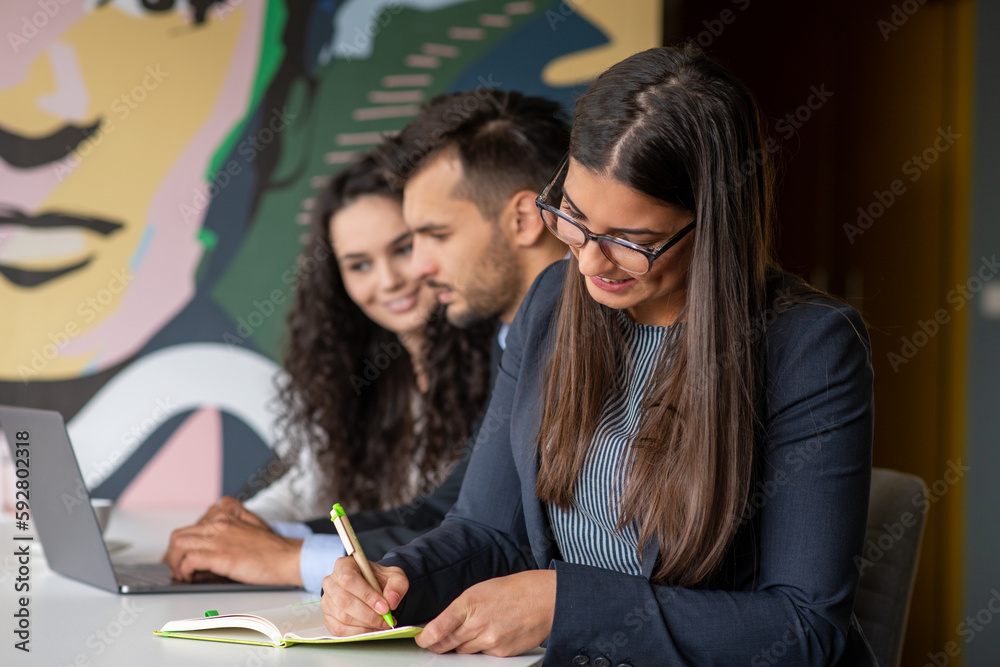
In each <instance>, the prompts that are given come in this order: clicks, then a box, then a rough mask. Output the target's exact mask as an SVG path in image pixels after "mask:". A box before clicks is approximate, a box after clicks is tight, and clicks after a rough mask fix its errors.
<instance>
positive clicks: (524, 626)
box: [322, 558, 556, 656]
mask: <svg viewBox="0 0 1000 667" xmlns="http://www.w3.org/2000/svg"><path fill="white" fill-rule="evenodd" d="M371 567H372V570H373V571H374V572H375V578H376V579H377V580H378V583H379V586H380V587H381V588H382V590H383V595H379V594H378V592H377V591H375V590H374V589H373V588H372V587H371V586H370V585H369V584H368V582H367V581H365V579H364V577H363V576H361V570H360V569H359V568H358V565H357V563H355V562H354V559H353V558H340V559H338V560H337V562H336V564H335V565H334V568H333V573H332V574H331V575H330V576H328V577H327V578H326V579H324V580H323V598H322V607H323V615H324V616H325V619H326V628H327V630H329V631H330V632H331V633H333V634H334V635H337V636H342V637H343V636H350V635H356V634H359V633H362V632H371V631H373V630H387V629H388V626H387V625H386V623H385V621H384V620H382V617H381V615H382V614H384V613H385V612H386V611H387V610H389V609H396V607H398V606H399V603H400V601H401V600H402V599H403V596H404V595H406V591H407V590H409V587H410V582H409V580H408V579H407V578H406V575H405V574H404V573H403V571H402V570H401V569H399V568H398V567H383V566H381V565H377V564H375V563H372V566H371ZM555 606H556V573H555V571H553V570H531V571H528V572H519V573H517V574H512V575H509V576H506V577H498V578H496V579H490V580H488V581H484V582H482V583H479V584H476V585H475V586H472V587H471V588H469V589H468V590H466V591H465V592H464V593H462V595H460V596H459V597H458V598H457V599H455V601H454V602H452V603H451V604H450V605H449V606H448V608H447V609H445V610H444V611H443V612H441V614H440V615H439V616H438V617H437V618H435V619H434V620H433V621H431V622H430V623H428V624H427V626H426V627H425V628H424V630H423V632H421V633H420V634H419V635H417V637H416V641H417V644H419V645H420V646H422V647H424V648H427V649H430V650H431V651H434V652H435V653H445V652H447V651H456V652H458V653H486V654H489V655H496V656H509V655H519V654H521V653H524V652H525V651H527V650H529V649H532V648H535V647H536V646H538V645H539V644H541V643H542V642H543V641H545V638H546V637H548V636H549V633H551V632H552V619H553V617H554V615H555Z"/></svg>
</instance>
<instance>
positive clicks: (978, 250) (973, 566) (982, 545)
mask: <svg viewBox="0 0 1000 667" xmlns="http://www.w3.org/2000/svg"><path fill="white" fill-rule="evenodd" d="M997 34H1000V4H998V3H996V2H980V3H978V4H977V7H976V36H975V73H976V75H975V98H974V102H975V106H974V107H973V112H974V116H975V125H974V135H975V138H976V145H975V150H974V151H973V160H972V234H971V236H972V239H971V244H970V247H969V258H970V260H969V267H968V271H969V274H970V275H971V274H972V272H973V270H974V269H975V268H976V267H978V266H979V264H980V263H981V260H980V258H981V257H983V256H985V257H987V258H990V259H991V260H992V259H993V257H995V256H996V255H998V254H1000V224H997V223H998V219H1000V190H998V187H997V186H998V184H1000V126H998V120H1000V91H998V90H997V82H998V81H1000V46H998V44H997ZM998 288H1000V284H998V283H997V282H996V281H994V283H993V284H992V285H987V286H984V288H983V290H982V291H981V293H980V295H979V297H978V303H977V306H978V307H976V308H973V309H970V316H971V320H970V323H969V326H970V332H969V333H970V336H969V359H970V360H972V363H970V364H969V369H970V370H969V377H968V384H967V395H968V397H969V401H968V409H967V410H968V411H967V416H968V444H967V446H966V456H967V457H968V459H969V460H968V465H969V466H971V468H972V470H971V471H970V472H969V478H968V482H967V483H966V490H965V494H966V500H965V554H964V559H963V563H964V565H965V568H964V576H965V586H964V588H963V591H964V594H965V604H964V607H963V614H962V620H961V621H960V622H962V623H965V626H964V629H965V637H972V638H973V639H972V641H970V642H969V644H968V647H967V649H966V664H968V665H995V664H997V656H1000V618H997V619H995V617H996V616H997V614H996V613H994V610H996V609H1000V606H998V601H1000V593H998V592H997V591H1000V497H998V496H1000V490H998V486H997V473H998V472H1000V447H998V446H997V444H998V443H997V434H998V433H1000V411H998V409H997V407H998V397H1000V346H998V345H997V343H998V341H1000V322H998V317H1000V299H998V298H997V297H998V296H1000V289H998ZM991 606H992V609H991V608H990V607H991ZM969 617H971V618H972V619H973V620H974V622H971V621H970V620H969ZM994 619H995V620H994ZM991 621H992V622H991ZM977 626H978V627H980V628H982V629H981V630H976V627H977Z"/></svg>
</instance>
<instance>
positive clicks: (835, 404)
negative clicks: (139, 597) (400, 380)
mask: <svg viewBox="0 0 1000 667" xmlns="http://www.w3.org/2000/svg"><path fill="white" fill-rule="evenodd" d="M567 265H568V263H567V262H565V261H563V262H559V263H557V264H554V265H553V266H551V267H549V268H548V269H546V270H545V271H544V272H543V273H542V274H541V275H540V276H539V277H538V279H537V280H536V281H535V283H534V284H533V285H532V288H531V290H530V291H529V293H528V295H527V296H526V297H525V299H524V301H523V303H522V304H521V307H520V310H519V311H518V314H517V317H516V318H515V320H514V323H513V325H512V326H511V330H510V334H509V335H508V339H507V349H506V352H505V353H504V357H503V361H502V363H501V369H500V374H499V376H498V378H497V383H496V385H495V387H494V389H493V396H492V399H491V401H490V406H489V410H488V411H487V414H486V417H485V420H484V423H483V426H482V428H481V430H480V433H479V439H478V441H477V444H476V448H475V451H474V453H473V455H472V460H471V462H470V465H469V470H468V472H467V474H466V477H465V483H464V484H463V486H462V491H461V494H460V496H459V500H458V502H457V503H456V505H455V507H454V508H453V509H452V511H451V512H450V513H449V514H448V516H447V517H446V519H445V520H444V522H443V523H442V524H441V525H440V526H438V527H437V528H436V529H434V530H432V531H430V532H428V533H426V534H424V535H423V536H422V537H420V538H417V539H416V540H415V541H413V542H411V543H410V544H408V545H405V546H403V547H400V548H398V549H396V550H394V551H392V552H390V553H389V554H388V556H387V557H386V558H385V559H383V560H382V561H381V562H382V564H383V565H395V566H398V567H401V568H402V569H403V570H404V571H405V572H406V575H407V577H408V578H409V581H410V589H409V591H408V593H407V595H406V596H405V598H404V599H403V602H402V604H401V606H400V609H399V610H398V611H397V615H398V616H399V618H400V619H401V620H402V621H404V622H406V623H420V622H425V621H428V620H430V619H431V618H433V617H434V616H436V615H437V614H438V613H440V612H441V611H442V610H443V609H444V608H445V607H446V606H447V605H448V604H449V603H451V601H452V600H454V599H455V598H456V597H457V596H458V595H459V594H461V592H462V591H464V590H465V589H467V588H469V587H470V586H472V585H474V584H476V583H478V582H480V581H484V580H486V579H489V578H492V577H498V576H504V575H508V574H513V573H515V572H520V571H524V570H527V569H536V568H538V569H540V568H554V569H555V570H556V573H557V587H556V608H555V617H554V621H553V625H552V632H551V634H550V636H549V638H548V641H547V652H546V654H545V660H544V663H543V664H544V665H620V664H625V665H632V666H634V667H645V666H647V665H655V666H660V665H697V666H699V667H700V666H703V665H740V666H741V667H745V666H746V665H751V667H757V666H758V665H759V666H762V667H763V666H770V665H774V664H778V663H779V661H780V664H785V665H797V666H801V665H836V666H848V665H849V666H850V667H857V666H859V665H870V666H872V667H874V666H875V665H876V664H877V663H876V660H875V657H874V655H873V654H872V652H871V650H870V648H869V647H868V644H867V641H866V640H865V638H864V635H863V634H862V632H861V629H860V627H859V626H858V623H857V620H856V619H855V618H854V615H853V612H852V608H853V605H854V595H855V590H856V587H857V583H858V577H859V574H858V570H857V568H856V567H855V564H854V560H855V559H856V557H858V556H860V554H861V549H862V543H863V541H864V535H865V524H866V520H867V515H868V495H869V483H870V478H871V444H872V419H873V400H872V369H871V360H870V353H869V348H868V336H867V332H866V330H865V326H864V323H863V322H862V320H861V318H860V316H859V315H858V314H857V313H856V312H855V311H854V310H852V309H851V308H849V307H847V306H844V305H842V304H839V303H836V302H834V301H831V300H826V299H813V300H811V301H809V302H806V303H801V304H796V305H794V306H791V307H790V308H785V307H781V308H778V307H775V306H774V304H775V303H776V302H775V301H773V300H772V301H770V303H771V304H772V308H770V309H769V310H768V311H767V321H768V327H767V330H766V333H765V338H764V342H763V345H762V346H761V355H762V359H761V369H762V373H763V378H762V387H763V390H762V392H761V396H760V401H759V408H758V415H759V418H760V422H761V425H760V427H759V429H758V438H757V442H758V448H757V454H758V456H757V466H756V475H755V479H754V485H753V489H752V493H751V497H750V498H749V500H748V508H747V513H746V518H745V520H744V522H743V523H742V525H741V527H740V529H739V530H738V531H737V534H736V536H735V538H734V541H733V543H732V546H731V547H730V549H729V554H728V556H727V557H726V560H725V565H724V567H723V572H722V573H720V575H719V576H718V577H717V578H716V580H715V581H713V582H712V583H711V584H710V585H708V586H705V587H702V588H699V589H685V588H679V587H674V586H662V585H658V584H653V583H651V582H650V581H649V576H650V573H651V572H652V571H653V567H654V565H655V563H656V558H657V554H658V547H657V544H656V543H655V542H653V543H652V544H650V545H647V547H646V549H645V551H644V554H643V559H642V560H643V575H642V576H635V575H629V574H624V573H621V572H616V571H612V570H606V569H602V568H596V567H591V566H586V565H575V564H571V563H566V562H564V561H563V560H562V559H561V556H560V553H559V548H558V545H557V544H556V542H555V539H554V536H553V533H552V530H551V528H550V526H549V522H548V519H547V516H546V512H545V508H544V506H543V504H542V502H541V501H539V499H538V497H537V496H536V495H535V482H536V477H537V471H538V459H537V456H536V448H535V440H536V435H537V432H538V428H539V423H540V419H541V396H542V388H543V384H542V375H543V373H544V371H545V367H546V362H547V360H548V357H549V350H550V346H551V343H552V340H553V338H554V331H555V327H554V326H553V322H554V319H555V318H554V313H555V311H556V305H557V301H558V298H559V295H560V293H561V292H562V288H563V283H564V280H565V274H566V270H567ZM789 280H791V278H788V277H783V278H782V281H783V282H786V283H787V281H789ZM779 287H781V285H780V284H779V285H772V293H773V290H774V289H776V288H779ZM565 389H566V391H573V388H572V387H566V388H565Z"/></svg>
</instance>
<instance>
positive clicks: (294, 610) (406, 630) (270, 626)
mask: <svg viewBox="0 0 1000 667" xmlns="http://www.w3.org/2000/svg"><path fill="white" fill-rule="evenodd" d="M418 632H420V628H418V627H416V626H414V625H404V626H400V627H397V628H395V629H394V630H378V631H376V632H368V633H365V634H363V635H355V636H353V637H334V636H333V635H331V634H330V633H329V632H328V631H327V629H326V627H325V626H324V625H323V610H322V608H321V607H320V606H319V600H316V601H315V602H306V603H303V604H293V605H288V606H286V607H278V608H276V609H263V610H261V611H255V612H251V613H248V614H224V615H222V616H206V617H205V618H188V619H184V620H183V621H170V622H169V623H167V624H166V625H164V626H163V627H162V628H160V629H159V630H154V631H153V634H157V635H160V636H161V637H183V638H185V639H205V640H208V641H214V642H232V643H234V644H259V645H261V646H276V647H280V648H284V647H286V646H291V645H292V644H341V643H346V642H364V641H372V640H376V639H400V638H404V637H413V636H415V635H416V634H417V633H418Z"/></svg>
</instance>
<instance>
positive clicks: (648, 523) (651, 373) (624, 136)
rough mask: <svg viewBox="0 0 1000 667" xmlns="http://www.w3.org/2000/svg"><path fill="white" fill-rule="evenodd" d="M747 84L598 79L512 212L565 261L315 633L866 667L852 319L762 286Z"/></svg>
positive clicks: (692, 78) (341, 569)
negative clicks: (547, 237)
mask: <svg viewBox="0 0 1000 667" xmlns="http://www.w3.org/2000/svg"><path fill="white" fill-rule="evenodd" d="M766 141H767V137H766V135H765V132H764V125H763V122H762V119H761V115H760V113H759V111H758V109H757V107H756V104H755V102H754V101H753V99H752V97H751V96H750V94H749V93H748V92H747V91H746V89H745V88H744V87H743V86H742V85H741V84H740V83H739V82H738V81H736V80H735V78H734V77H733V76H732V75H730V74H729V73H728V72H726V71H724V70H723V69H722V68H720V67H719V66H718V65H717V64H715V63H714V62H712V61H711V60H709V59H708V58H706V57H705V56H703V55H701V54H700V53H699V52H698V51H696V50H694V49H692V48H689V47H685V48H682V49H671V48H659V49H652V50H649V51H646V52H644V53H640V54H637V55H635V56H632V57H630V58H628V59H626V60H624V61H622V62H621V63H618V64H617V65H615V66H614V67H612V68H611V69H610V70H608V71H607V72H605V73H604V74H603V75H602V76H601V77H599V78H598V79H597V81H596V82H595V83H594V84H593V85H592V86H591V88H590V89H589V91H588V92H587V93H586V94H585V95H584V96H582V97H581V98H580V100H579V101H578V102H577V104H576V109H575V125H574V128H573V133H572V139H571V144H570V152H569V156H568V158H567V160H566V162H565V163H564V164H563V165H562V166H561V167H560V168H559V170H558V171H557V173H556V174H555V175H554V176H553V179H552V181H551V182H550V183H549V185H548V186H547V187H546V188H545V189H544V191H543V192H542V193H541V194H540V195H539V197H538V200H537V206H538V208H539V212H540V214H541V215H542V217H543V218H544V220H545V222H546V224H547V225H548V227H549V229H550V230H551V231H552V233H553V234H555V235H556V236H558V237H559V238H560V239H562V240H563V241H564V242H566V243H567V244H568V245H569V246H570V248H571V251H572V256H571V257H570V258H569V260H568V261H566V262H562V263H560V264H557V265H554V266H553V267H551V268H550V269H549V270H548V271H546V272H545V273H543V274H542V275H541V276H540V277H539V278H538V280H537V281H536V282H535V284H534V286H533V287H532V290H531V292H529V294H528V296H527V297H526V298H525V301H524V302H523V304H522V306H521V310H520V312H519V313H518V316H517V318H516V319H515V321H514V323H513V325H512V328H511V332H510V337H509V339H508V347H507V351H506V352H505V355H504V358H503V362H502V369H501V373H500V376H499V378H498V380H497V383H496V385H495V388H494V394H493V400H492V402H491V404H490V409H489V412H488V414H487V418H486V420H487V423H490V421H491V420H496V421H497V422H498V424H499V425H498V427H497V428H496V429H494V430H493V431H492V432H490V433H489V434H485V433H484V434H481V436H480V439H479V442H478V444H477V448H476V453H475V455H474V457H473V460H472V462H471V464H470V468H469V472H468V474H467V476H466V478H465V485H464V487H463V490H462V494H461V496H460V498H459V501H458V503H457V505H456V506H455V508H454V510H453V511H452V513H451V515H450V516H449V517H448V518H447V519H446V520H445V522H444V523H443V524H442V525H441V526H439V527H438V528H437V529H436V530H434V531H432V532H430V533H428V534H426V535H425V536H423V537H422V538H421V539H419V540H418V541H416V542H413V543H411V544H409V545H407V546H406V547H403V548H400V549H398V550H396V551H395V552H394V553H392V554H390V555H389V556H388V557H387V558H386V559H384V560H383V561H381V564H380V565H378V566H375V569H376V572H377V576H378V579H379V583H380V586H381V587H382V589H383V590H382V594H379V592H376V591H374V590H372V589H371V587H369V586H368V585H367V584H366V583H365V581H364V579H363V578H362V577H361V576H360V575H359V574H358V572H357V568H356V567H355V566H354V565H353V564H352V562H351V561H349V560H344V559H342V560H340V561H338V562H337V564H336V566H335V569H334V572H333V574H332V575H331V576H329V577H327V579H326V581H325V582H324V590H325V592H326V595H325V596H324V598H323V606H324V612H325V614H326V621H327V626H328V628H329V629H330V630H331V631H332V632H335V633H337V634H351V633H357V632H362V631H367V630H371V629H374V628H380V627H384V626H383V625H382V622H381V619H380V618H379V613H381V612H384V611H386V608H387V607H391V608H392V609H394V610H395V613H396V614H397V615H398V617H399V620H400V621H401V622H405V623H419V622H427V626H426V627H425V629H424V630H423V632H422V633H421V634H420V635H418V636H417V642H418V643H419V644H420V645H422V646H426V647H428V648H430V649H432V650H434V651H438V652H442V651H447V650H453V649H454V650H456V651H459V652H477V651H478V652H485V653H491V654H495V655H510V654H516V653H519V652H522V651H524V650H526V649H528V648H531V647H533V646H536V645H538V644H539V643H541V642H543V641H546V646H547V652H546V656H545V662H544V664H546V665H602V666H605V667H609V666H610V665H634V666H635V667H638V666H639V665H668V664H670V665H674V664H676V665H682V664H683V665H707V664H713V665H747V664H750V665H769V664H774V662H775V661H776V660H779V659H780V660H785V661H787V662H786V664H794V665H844V666H846V665H851V666H856V665H874V664H875V660H874V657H873V656H872V654H871V651H870V649H869V647H868V645H867V641H866V640H865V638H864V636H863V634H862V632H861V629H860V627H859V626H858V624H857V621H856V620H854V618H853V614H852V605H853V601H854V594H855V589H856V586H857V581H858V571H857V569H856V567H855V564H854V561H855V560H856V559H857V558H858V557H859V556H860V554H861V547H862V542H863V540H864V535H865V523H866V518H867V503H868V492H869V481H870V473H871V439H872V423H873V404H872V371H871V364H870V354H869V348H868V338H867V333H866V331H865V327H864V323H863V322H862V320H861V318H860V317H859V316H858V314H857V313H856V312H854V311H853V310H852V309H850V308H849V307H847V306H845V305H843V304H841V303H839V302H837V301H835V300H833V299H832V298H830V297H828V296H826V295H824V294H822V293H820V292H819V291H817V290H815V289H813V288H811V287H809V286H808V285H806V284H804V283H802V282H801V281H799V280H797V279H795V278H793V277H791V276H789V275H787V274H784V273H782V272H781V271H780V269H779V268H778V267H777V265H776V263H775V260H774V259H773V255H772V250H771V232H770V226H771V223H772V217H773V194H772V183H773V169H772V164H771V161H770V159H769V152H768V151H767V150H765V146H766V145H767V144H766Z"/></svg>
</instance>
